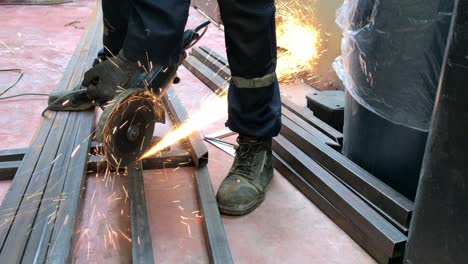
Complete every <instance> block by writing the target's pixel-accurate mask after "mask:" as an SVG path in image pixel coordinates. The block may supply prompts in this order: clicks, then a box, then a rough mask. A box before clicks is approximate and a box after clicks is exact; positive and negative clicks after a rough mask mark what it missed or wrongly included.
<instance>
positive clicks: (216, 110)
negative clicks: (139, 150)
mask: <svg viewBox="0 0 468 264" xmlns="http://www.w3.org/2000/svg"><path fill="white" fill-rule="evenodd" d="M226 111H227V97H226V96H223V97H218V96H216V95H212V96H211V97H210V98H208V99H206V100H205V101H203V105H202V107H201V108H200V109H199V110H198V111H197V112H196V113H195V114H194V115H192V116H191V117H190V118H189V119H188V120H186V121H185V122H183V123H182V124H181V125H180V126H177V127H174V128H173V129H171V131H170V132H169V133H168V134H167V135H166V136H165V137H164V138H163V139H162V140H161V141H159V142H158V143H157V144H156V145H155V146H154V147H152V148H151V149H150V150H148V151H147V152H146V153H144V154H143V156H142V157H141V158H140V159H144V158H147V157H150V156H152V155H154V154H156V153H158V152H159V151H161V150H163V149H165V148H167V147H169V146H171V145H172V144H174V143H176V142H178V141H180V140H182V139H184V138H185V137H187V136H189V135H190V134H191V133H192V132H193V131H196V130H199V129H201V128H203V127H205V126H207V125H209V124H211V123H213V122H216V121H217V120H220V119H221V118H224V117H225V116H226Z"/></svg>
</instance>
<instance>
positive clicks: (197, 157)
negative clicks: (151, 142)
mask: <svg viewBox="0 0 468 264" xmlns="http://www.w3.org/2000/svg"><path fill="white" fill-rule="evenodd" d="M163 103H164V105H165V106H166V109H167V110H168V111H169V112H170V114H171V117H172V119H173V121H175V122H176V123H182V122H183V121H184V120H186V119H187V118H188V115H187V112H186V111H185V108H184V106H183V105H182V103H181V102H180V100H179V98H178V97H177V95H176V94H175V92H174V89H173V88H172V87H171V88H169V89H167V91H166V93H165V94H164V97H163ZM187 139H188V143H189V145H190V154H191V155H192V160H193V162H194V164H195V167H197V168H198V167H203V166H205V165H206V164H207V163H208V149H207V148H206V146H205V144H203V140H202V137H201V136H200V133H199V132H198V131H194V132H193V133H191V134H190V135H189V136H188V137H187Z"/></svg>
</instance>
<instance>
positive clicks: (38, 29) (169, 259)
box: [0, 1, 374, 263]
mask: <svg viewBox="0 0 468 264" xmlns="http://www.w3.org/2000/svg"><path fill="white" fill-rule="evenodd" d="M93 6H94V1H78V2H75V3H72V4H66V5H59V6H43V7H37V6H0V21H6V22H4V23H2V24H3V25H2V26H3V27H2V30H1V31H0V40H1V41H2V42H0V55H1V56H0V67H2V68H10V67H19V68H22V69H24V71H25V76H24V77H23V79H22V80H21V81H20V83H18V85H17V86H16V87H15V88H14V90H13V91H11V94H14V93H19V92H24V91H28V92H29V91H35V92H43V93H47V92H49V91H51V90H53V89H54V87H55V85H56V84H57V82H58V80H59V79H60V77H61V73H62V71H63V69H64V67H65V65H66V63H67V61H68V59H69V58H70V55H71V53H72V52H73V49H74V48H75V46H76V44H77V41H78V39H79V36H80V34H81V33H82V32H83V29H82V27H84V26H85V23H86V21H87V20H86V19H87V17H88V15H89V14H90V13H91V9H92V8H93ZM190 15H191V17H190V19H189V22H188V26H192V25H194V24H195V23H197V22H199V21H201V20H202V19H203V17H202V16H201V15H200V14H198V13H197V12H196V11H195V10H191V12H190ZM45 17H47V19H44V18H45ZM74 21H78V22H74ZM72 22H74V23H72ZM70 23H71V25H69V24H70ZM18 32H20V34H18ZM4 44H5V45H4ZM200 44H202V45H206V46H208V47H210V48H212V49H214V50H215V51H217V52H218V53H221V54H223V55H224V54H225V48H224V38H223V31H222V30H220V29H217V28H215V27H211V28H210V30H209V31H208V33H207V34H206V36H205V38H204V39H203V40H202V41H201V42H200ZM7 47H8V48H7ZM179 76H180V77H181V79H182V82H181V83H180V84H178V85H177V86H176V87H175V89H176V91H177V93H178V95H179V96H180V97H181V99H182V101H183V103H184V104H185V106H186V108H187V109H188V111H189V112H191V113H194V112H196V111H197V110H198V109H199V107H200V105H201V104H202V103H203V100H202V98H207V97H210V96H212V95H213V93H212V92H211V90H209V89H208V88H207V87H206V86H205V85H203V84H202V83H201V82H200V81H199V80H198V79H197V78H196V77H194V76H193V75H192V74H191V73H189V72H188V71H187V70H186V69H185V68H183V67H181V69H180V71H179ZM12 79H14V75H13V74H4V73H0V87H4V86H6V85H7V84H8V83H10V82H11V81H12ZM282 92H283V93H284V94H287V95H288V96H290V97H291V98H292V99H293V100H295V101H296V102H297V103H300V104H301V105H305V100H304V99H303V98H304V95H305V94H306V93H308V92H310V88H307V87H305V86H304V87H301V88H294V89H292V88H291V87H287V86H285V87H283V88H282ZM31 99H34V100H31ZM43 99H44V98H21V100H10V101H8V102H6V101H0V114H1V117H0V149H6V148H15V147H26V146H28V144H29V142H30V140H31V138H32V136H33V134H34V131H35V130H36V128H37V127H38V125H39V121H40V112H41V111H42V109H43V107H45V101H44V100H43ZM219 111H224V112H225V111H226V109H219ZM223 123H224V120H223V119H222V120H219V121H216V122H214V123H213V124H210V125H208V126H206V127H204V128H202V129H201V132H202V133H211V132H215V131H218V130H221V129H223V128H224V125H223ZM157 127H158V130H157V132H156V133H157V134H160V135H163V134H164V133H165V131H167V129H168V126H165V127H164V126H161V125H158V126H157ZM230 139H231V140H233V139H234V138H233V137H231V138H230ZM176 147H177V146H174V148H176ZM208 148H209V151H210V160H209V163H208V168H209V171H210V174H211V177H212V181H213V186H214V189H215V190H217V189H218V187H219V184H220V183H221V181H222V179H223V178H224V176H225V175H226V173H227V171H228V170H229V165H230V163H231V162H232V157H231V156H229V155H227V154H226V153H224V152H222V151H220V150H218V149H217V148H215V147H212V146H211V145H208ZM144 180H145V185H144V188H145V191H146V199H147V207H148V213H149V221H150V229H151V235H152V238H153V251H154V256H155V260H156V263H208V257H207V256H208V255H207V251H206V247H205V244H204V243H205V241H204V237H203V232H202V226H201V219H200V216H199V214H198V210H199V208H198V205H197V200H196V195H195V190H194V179H193V169H190V168H179V169H166V170H151V171H145V172H144ZM8 186H9V183H8V182H0V199H1V198H3V195H4V193H5V191H6V189H7V188H8ZM83 199H84V200H83V211H82V213H81V216H80V219H79V220H80V225H79V228H78V229H77V230H76V238H77V243H76V245H75V247H74V256H75V260H76V262H77V263H129V261H130V258H131V248H130V242H129V240H128V237H129V236H130V231H129V217H128V203H127V199H126V176H125V175H113V176H112V175H111V176H106V177H103V175H102V174H101V175H89V178H88V180H87V188H86V192H85V195H84V197H83ZM223 222H224V225H225V229H226V233H227V236H228V240H229V243H230V246H231V250H232V254H233V257H234V261H235V263H374V261H373V260H372V258H370V257H369V256H368V255H367V254H366V253H365V252H364V251H363V250H362V249H361V248H360V247H359V246H358V245H357V244H356V243H354V242H353V241H352V240H351V239H350V238H349V237H348V236H347V235H346V234H345V233H344V232H343V231H341V229H339V228H338V227H337V226H336V225H335V224H334V223H333V222H332V221H331V220H330V219H328V218H327V217H326V216H325V215H324V214H323V213H322V212H321V211H320V210H319V209H317V208H316V207H315V206H314V205H313V204H312V203H310V202H309V201H308V200H307V199H306V198H305V197H304V196H303V195H302V194H301V193H300V192H298V191H297V190H296V189H295V188H294V187H293V186H292V185H291V184H290V183H289V182H288V181H286V180H285V179H284V178H283V177H282V176H281V175H279V174H278V173H276V174H275V177H274V179H273V181H272V183H271V186H270V188H269V192H268V193H267V196H266V199H265V201H264V202H263V204H262V205H261V206H260V207H259V208H258V209H257V210H256V211H254V212H253V213H251V214H249V215H247V216H243V217H223Z"/></svg>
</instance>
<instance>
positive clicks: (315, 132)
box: [281, 107, 341, 149]
mask: <svg viewBox="0 0 468 264" xmlns="http://www.w3.org/2000/svg"><path fill="white" fill-rule="evenodd" d="M281 112H282V114H283V116H284V117H285V118H287V119H289V120H291V121H292V122H294V123H296V124H297V125H298V126H300V127H302V128H303V129H304V130H305V131H307V132H308V133H309V134H311V135H312V136H314V137H316V138H318V139H319V140H321V141H322V142H323V143H325V144H327V145H328V146H331V147H333V148H335V149H340V148H341V146H340V144H339V143H338V142H337V141H333V140H332V139H330V138H329V137H328V136H326V135H325V134H323V133H322V132H320V131H319V130H318V129H316V128H315V127H313V126H311V125H310V124H309V123H307V122H306V121H304V119H302V118H300V117H298V116H297V115H295V114H294V113H293V112H291V111H289V110H288V109H287V108H286V107H282V109H281ZM283 120H284V118H283Z"/></svg>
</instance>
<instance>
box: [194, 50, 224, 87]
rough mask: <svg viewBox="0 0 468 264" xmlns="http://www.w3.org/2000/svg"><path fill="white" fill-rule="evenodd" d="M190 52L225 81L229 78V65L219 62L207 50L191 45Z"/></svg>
mask: <svg viewBox="0 0 468 264" xmlns="http://www.w3.org/2000/svg"><path fill="white" fill-rule="evenodd" d="M190 54H191V55H192V56H194V57H195V58H197V59H198V60H199V61H200V62H201V63H203V64H204V65H206V66H207V67H208V68H210V69H211V70H212V71H213V72H215V73H216V74H217V75H219V76H220V77H221V78H223V79H224V80H225V81H229V79H231V70H230V69H229V65H226V64H223V63H221V62H220V61H219V60H217V59H215V58H214V57H212V56H211V54H209V53H208V52H206V51H204V50H202V49H201V48H199V47H193V48H192V51H191V52H190Z"/></svg>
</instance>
